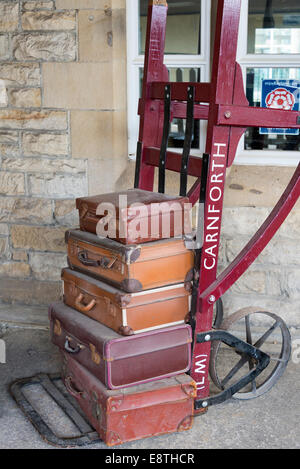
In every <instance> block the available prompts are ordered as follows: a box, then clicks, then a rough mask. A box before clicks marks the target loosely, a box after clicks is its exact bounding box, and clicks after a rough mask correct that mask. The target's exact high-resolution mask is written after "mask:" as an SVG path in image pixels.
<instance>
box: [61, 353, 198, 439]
mask: <svg viewBox="0 0 300 469" xmlns="http://www.w3.org/2000/svg"><path fill="white" fill-rule="evenodd" d="M62 377H63V380H64V383H65V386H66V388H67V389H68V391H69V393H70V394H71V395H72V396H73V397H75V399H76V400H77V401H78V403H79V405H80V407H81V409H82V410H83V412H84V413H85V415H86V416H87V418H88V420H89V421H90V424H91V425H92V426H93V427H94V428H95V430H96V431H97V432H98V433H99V435H100V438H101V439H102V440H103V441H104V442H105V443H106V444H107V445H108V446H114V445H120V444H122V443H125V442H127V441H132V440H139V439H142V438H147V437H150V436H155V435H162V434H166V433H174V432H180V431H184V430H189V429H190V428H191V427H192V425H193V414H194V398H195V396H196V383H195V382H194V381H193V380H192V378H191V377H190V376H188V375H186V374H182V375H178V376H176V377H173V378H167V379H162V380H158V381H154V382H151V383H147V384H140V385H138V386H134V387H130V388H125V389H119V390H113V391H112V390H108V389H106V387H105V386H104V385H103V384H102V383H101V381H99V380H97V378H95V377H94V376H93V375H92V374H91V373H89V371H87V370H86V369H85V368H84V367H83V366H82V365H80V364H79V363H78V362H76V361H75V360H73V359H72V358H71V357H70V356H68V355H66V354H64V357H63V370H62Z"/></svg>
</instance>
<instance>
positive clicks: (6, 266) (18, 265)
mask: <svg viewBox="0 0 300 469" xmlns="http://www.w3.org/2000/svg"><path fill="white" fill-rule="evenodd" d="M29 276H30V266H29V265H28V264H27V263H25V262H4V263H2V264H0V277H9V278H26V277H29ZM1 282H2V279H1Z"/></svg>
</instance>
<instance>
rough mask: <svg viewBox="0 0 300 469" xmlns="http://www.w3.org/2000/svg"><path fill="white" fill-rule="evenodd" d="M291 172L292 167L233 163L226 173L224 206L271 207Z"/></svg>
mask: <svg viewBox="0 0 300 469" xmlns="http://www.w3.org/2000/svg"><path fill="white" fill-rule="evenodd" d="M293 172H294V168H288V167H286V168H285V167H279V166H278V167H276V166H274V167H272V166H239V165H234V166H232V167H231V168H230V171H229V172H228V175H227V180H226V189H225V195H224V204H225V206H226V207H235V206H237V207H238V206H245V207H246V206H254V207H273V206H274V205H275V204H276V203H277V202H278V200H279V198H280V197H281V195H282V193H283V191H284V190H285V188H286V186H287V185H288V183H289V181H290V179H291V177H292V175H293ZM270 188H272V190H270Z"/></svg>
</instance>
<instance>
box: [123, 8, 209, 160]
mask: <svg viewBox="0 0 300 469" xmlns="http://www.w3.org/2000/svg"><path fill="white" fill-rule="evenodd" d="M210 18H211V0H201V54H200V55H180V54H178V55H167V54H166V55H165V57H164V64H165V65H166V66H167V67H176V68H178V67H191V68H193V67H195V68H199V69H200V73H201V81H203V82H207V81H209V80H210ZM208 19H209V21H207V20H208ZM138 24H139V8H138V0H126V29H127V103H128V104H127V122H128V124H127V126H128V155H129V158H130V159H135V156H136V155H135V154H136V143H137V139H138V127H139V116H138V115H137V107H138V100H139V69H140V67H143V65H144V55H140V54H139V50H138V47H139V37H138V35H139V31H138ZM200 132H201V136H202V138H201V139H200V141H201V143H200V148H199V150H197V149H195V150H194V149H193V154H194V155H199V156H200V155H201V154H202V153H203V152H204V151H205V136H206V122H204V121H201V125H200ZM172 151H176V149H175V148H172ZM178 151H182V150H180V149H178Z"/></svg>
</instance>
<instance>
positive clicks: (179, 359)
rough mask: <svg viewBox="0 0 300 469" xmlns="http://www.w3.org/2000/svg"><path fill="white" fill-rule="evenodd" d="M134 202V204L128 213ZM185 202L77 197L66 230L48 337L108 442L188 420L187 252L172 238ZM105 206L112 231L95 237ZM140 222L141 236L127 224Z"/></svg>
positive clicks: (136, 194)
mask: <svg viewBox="0 0 300 469" xmlns="http://www.w3.org/2000/svg"><path fill="white" fill-rule="evenodd" d="M120 195H121V196H123V198H124V196H126V201H127V205H126V206H124V205H122V204H120ZM123 200H124V199H122V201H123ZM133 203H134V204H135V206H139V207H140V209H139V210H137V209H136V208H135V210H134V211H130V208H129V207H130V206H131V205H132V204H133ZM187 203H188V199H187V198H184V197H170V196H166V195H164V194H156V193H151V192H146V191H142V190H139V189H133V190H129V191H125V192H122V193H113V194H106V195H101V196H95V197H85V198H79V199H77V200H76V206H77V209H78V211H79V220H80V229H76V230H75V229H74V230H69V231H67V233H66V242H67V246H68V264H69V266H68V268H65V269H63V271H62V280H63V285H64V296H63V302H61V303H55V304H52V305H50V307H49V319H50V326H51V339H52V341H53V343H54V344H55V345H57V346H58V347H59V348H60V350H61V353H62V358H63V368H62V377H63V380H64V383H65V386H66V388H67V389H68V391H69V393H70V394H71V395H72V396H73V397H75V398H76V400H77V401H78V403H79V405H80V407H81V409H82V410H83V411H84V413H85V415H86V416H87V418H88V420H89V422H90V423H91V425H92V426H93V427H94V428H95V429H96V431H97V432H98V433H99V435H100V437H101V439H102V440H103V441H104V442H105V443H106V444H107V445H109V446H112V445H116V444H121V443H124V442H126V441H131V440H136V439H140V438H146V437H149V436H153V435H160V434H164V433H172V432H177V431H183V430H188V429H190V428H191V426H192V424H193V413H194V398H195V396H196V384H195V382H194V381H193V380H192V379H191V378H190V376H189V375H188V374H187V372H188V371H189V368H190V361H191V343H192V330H191V327H190V325H189V324H187V323H186V319H187V317H188V314H189V310H190V299H191V282H192V277H193V267H194V253H193V251H192V250H189V249H187V248H186V246H185V242H184V238H183V236H179V237H178V236H176V233H177V232H178V228H179V231H180V232H181V234H182V233H183V232H184V233H188V232H190V231H191V229H190V216H189V215H190V214H189V213H187V211H186V210H184V204H187ZM103 204H104V207H105V206H108V205H107V204H112V206H113V207H114V213H115V216H116V227H117V229H116V230H115V233H114V234H113V235H111V236H110V238H109V237H105V236H102V237H100V236H99V235H98V234H97V233H99V232H98V228H99V223H100V224H101V223H102V225H103V224H104V223H107V220H108V218H107V217H105V214H107V212H105V211H104V212H103V213H102V215H98V213H99V210H98V209H99V207H101V206H102V207H103ZM105 204H106V205H105ZM121 205H122V206H121ZM171 205H172V210H171V211H169V215H170V216H169V228H170V231H169V237H168V238H164V236H163V231H164V226H163V225H164V223H163V217H164V210H165V213H166V214H167V212H168V209H170V206H171ZM157 207H160V209H161V208H162V207H163V209H162V210H161V211H160V212H158V211H155V208H157ZM174 207H175V208H174ZM176 210H177V211H178V213H176ZM153 213H155V214H156V215H153ZM154 221H155V223H154ZM121 222H122V223H124V222H126V223H127V225H126V226H127V230H126V231H125V233H126V234H125V235H123V233H121V230H120V226H121ZM141 224H144V226H146V225H147V226H149V227H150V226H152V228H153V226H156V228H155V229H154V231H153V229H152V230H149V232H148V231H147V235H144V236H141V235H140V234H139V233H141V230H133V229H132V227H133V226H135V227H137V226H138V227H140V226H141ZM178 225H180V226H179V227H178ZM102 228H103V226H102ZM108 236H109V235H108ZM122 236H123V237H122Z"/></svg>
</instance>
